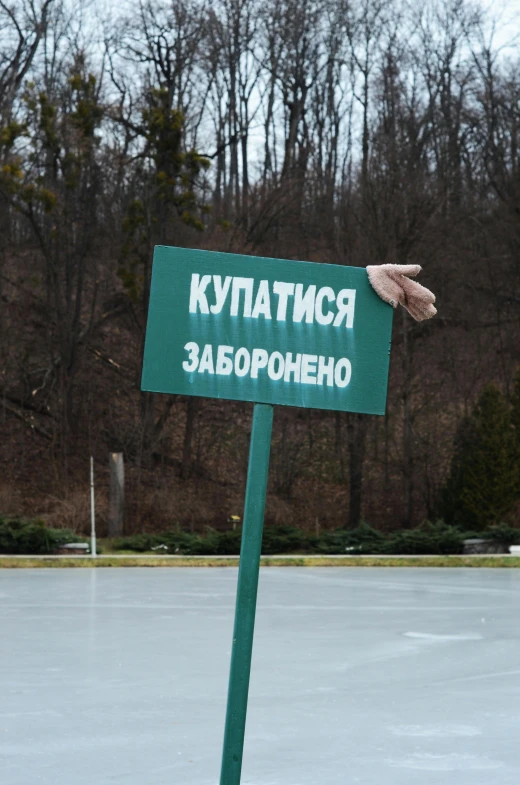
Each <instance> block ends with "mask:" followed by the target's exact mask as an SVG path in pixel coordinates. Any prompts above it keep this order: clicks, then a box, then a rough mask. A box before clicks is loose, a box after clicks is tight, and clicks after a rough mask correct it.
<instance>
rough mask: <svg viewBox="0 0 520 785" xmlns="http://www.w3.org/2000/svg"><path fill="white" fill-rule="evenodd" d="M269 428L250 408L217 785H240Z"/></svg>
mask: <svg viewBox="0 0 520 785" xmlns="http://www.w3.org/2000/svg"><path fill="white" fill-rule="evenodd" d="M272 425H273V407H272V406H270V405H268V404H263V403H255V408H254V412H253V427H252V430H251V445H250V448H249V467H248V471H247V486H246V503H245V508H244V522H243V527H242V544H241V547H240V567H239V570H238V586H237V599H236V606H235V626H234V630H233V646H232V649H231V670H230V674H229V689H228V701H227V711H226V727H225V731H224V749H223V752H222V769H221V773H220V785H240V774H241V771H242V753H243V750H244V733H245V727H246V713H247V694H248V691H249V674H250V672H251V653H252V650H253V634H254V629H255V612H256V595H257V590H258V573H259V569H260V554H261V552H262V531H263V528H264V509H265V493H266V489H267V475H268V470H269V452H270V450H271V430H272Z"/></svg>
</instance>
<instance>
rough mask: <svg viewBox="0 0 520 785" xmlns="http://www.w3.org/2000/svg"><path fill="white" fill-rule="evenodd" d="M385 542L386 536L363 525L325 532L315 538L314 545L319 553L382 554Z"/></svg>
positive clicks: (365, 524)
mask: <svg viewBox="0 0 520 785" xmlns="http://www.w3.org/2000/svg"><path fill="white" fill-rule="evenodd" d="M384 542H385V536H384V534H382V533H381V532H379V531H377V530H376V529H373V528H372V527H371V526H369V525H368V524H367V523H361V524H360V525H359V526H357V527H356V528H355V529H336V530H335V531H332V532H323V534H322V535H321V536H320V537H316V538H314V540H313V541H312V545H313V550H314V551H316V552H317V553H331V554H334V553H354V554H355V553H380V552H381V549H382V548H383V545H384Z"/></svg>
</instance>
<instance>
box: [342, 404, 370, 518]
mask: <svg viewBox="0 0 520 785" xmlns="http://www.w3.org/2000/svg"><path fill="white" fill-rule="evenodd" d="M367 428H368V421H367V416H366V415H364V414H354V413H350V412H349V413H348V414H347V439H348V448H349V505H348V521H347V527H348V528H349V529H353V528H355V527H356V526H359V524H360V523H361V512H362V502H363V463H364V459H365V445H366V438H367Z"/></svg>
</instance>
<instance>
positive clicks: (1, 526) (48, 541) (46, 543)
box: [0, 518, 83, 555]
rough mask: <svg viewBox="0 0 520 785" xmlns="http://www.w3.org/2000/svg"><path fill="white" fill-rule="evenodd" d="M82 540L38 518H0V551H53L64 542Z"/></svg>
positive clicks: (17, 552) (37, 552) (40, 552)
mask: <svg viewBox="0 0 520 785" xmlns="http://www.w3.org/2000/svg"><path fill="white" fill-rule="evenodd" d="M82 540H83V538H81V537H80V538H78V536H77V535H76V534H74V532H72V531H70V529H51V528H49V527H47V526H45V524H44V523H43V521H40V520H24V519H20V518H0V553H10V554H28V555H39V554H45V553H53V552H54V551H56V550H57V549H58V548H59V547H60V545H63V544H64V543H67V542H78V541H82Z"/></svg>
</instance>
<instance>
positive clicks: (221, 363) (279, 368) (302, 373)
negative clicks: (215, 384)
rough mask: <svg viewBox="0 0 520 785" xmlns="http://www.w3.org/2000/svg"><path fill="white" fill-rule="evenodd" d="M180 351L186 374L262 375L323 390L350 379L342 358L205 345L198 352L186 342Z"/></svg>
mask: <svg viewBox="0 0 520 785" xmlns="http://www.w3.org/2000/svg"><path fill="white" fill-rule="evenodd" d="M184 349H185V350H186V351H187V352H188V359H187V360H185V361H184V362H183V363H182V368H183V370H184V371H186V372H187V373H195V372H197V373H200V374H205V373H207V374H209V375H210V376H213V375H216V376H230V375H231V374H234V375H235V376H238V377H244V376H249V377H250V378H251V379H258V378H259V374H260V373H261V374H262V375H263V374H266V375H267V376H268V378H269V379H271V380H272V381H273V382H278V381H281V380H283V381H284V382H296V383H297V384H317V385H325V386H327V387H347V385H348V384H349V382H350V378H351V376H352V366H351V363H350V360H348V359H347V358H346V357H342V358H341V359H339V360H335V358H334V357H323V356H321V355H317V354H303V353H302V354H300V353H297V354H293V352H286V353H285V355H284V354H282V353H281V352H271V354H269V353H268V352H267V351H266V350H265V349H253V350H252V351H249V349H246V348H245V347H240V348H239V349H237V350H236V351H235V349H234V347H233V346H223V345H221V346H217V347H213V346H212V345H211V344H210V343H207V344H206V345H205V346H204V347H203V349H202V353H201V351H200V347H199V345H198V344H197V343H195V342H194V341H189V342H188V343H187V344H186V345H185V347H184Z"/></svg>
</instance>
